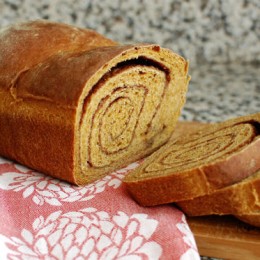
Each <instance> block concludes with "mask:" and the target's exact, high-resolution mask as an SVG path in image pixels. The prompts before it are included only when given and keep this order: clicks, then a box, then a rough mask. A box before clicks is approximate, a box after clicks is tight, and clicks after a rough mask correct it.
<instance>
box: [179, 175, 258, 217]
mask: <svg viewBox="0 0 260 260" xmlns="http://www.w3.org/2000/svg"><path fill="white" fill-rule="evenodd" d="M177 205H178V206H179V207H180V208H181V209H182V210H183V211H184V212H185V213H186V214H187V215H189V216H203V215H226V214H231V215H240V216H239V217H241V218H243V216H244V217H245V216H247V215H250V214H253V213H254V214H256V213H258V214H260V170H259V171H257V172H256V173H255V174H253V175H251V176H249V177H248V178H246V179H244V180H243V181H241V182H238V183H236V184H233V185H230V186H228V187H226V188H223V189H219V190H217V191H215V192H213V193H211V194H209V195H205V196H200V197H197V198H194V199H191V200H187V201H181V202H179V203H177ZM259 216H260V215H259Z"/></svg>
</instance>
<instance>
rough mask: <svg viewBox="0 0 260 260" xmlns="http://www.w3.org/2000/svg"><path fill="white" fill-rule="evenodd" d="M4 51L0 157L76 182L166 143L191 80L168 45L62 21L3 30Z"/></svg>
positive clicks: (1, 49)
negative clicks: (126, 41) (130, 40)
mask: <svg viewBox="0 0 260 260" xmlns="http://www.w3.org/2000/svg"><path fill="white" fill-rule="evenodd" d="M28 46H30V48H29V47H28ZM14 53H15V55H13V54H14ZM0 57H1V59H2V63H1V65H0V66H2V67H0V69H1V70H0V71H1V73H0V99H1V103H0V123H1V124H0V132H1V135H0V154H1V155H2V156H6V157H9V158H12V159H14V160H17V161H19V162H20V163H23V164H25V165H27V166H29V167H32V168H34V169H37V170H40V171H42V172H45V173H48V174H50V175H52V176H55V177H58V178H61V179H64V180H66V181H69V182H73V183H77V184H84V183H87V182H90V181H93V180H95V179H97V178H100V177H101V176H103V175H104V174H106V173H108V172H109V171H111V170H114V169H116V168H120V167H122V166H124V165H125V164H127V163H130V162H132V161H134V160H137V159H140V158H142V157H144V156H146V155H147V154H149V153H151V152H153V151H154V150H155V149H157V148H158V147H159V146H161V145H162V144H164V143H165V142H166V141H167V140H168V139H169V137H170V135H171V133H172V131H173V129H174V126H175V122H176V120H177V118H178V116H179V114H180V109H181V107H182V106H183V104H184V102H185V94H186V90H187V84H188V81H189V77H188V76H187V70H188V63H187V62H186V61H185V60H184V59H183V58H182V57H180V56H178V55H177V54H174V53H172V52H171V51H169V50H167V49H163V48H160V47H159V46H156V45H150V44H138V45H132V46H131V45H119V44H117V43H115V42H113V41H111V40H109V39H106V38H105V37H103V36H101V35H99V34H98V33H96V32H93V31H91V30H85V29H79V28H75V27H70V26H67V25H63V24H59V23H51V22H42V21H38V22H32V23H26V24H22V25H19V26H13V27H11V28H8V29H4V30H1V36H0ZM168 104H172V105H171V108H170V109H169V108H168V107H167V106H168ZM120 107H121V108H122V109H121V110H122V111H121V110H120ZM120 113H121V114H120ZM119 114H120V115H119ZM112 115H113V116H112ZM127 118H130V119H131V120H130V119H129V120H128V121H127ZM171 118H172V120H170V119H171ZM119 119H120V120H119ZM121 119H122V120H121ZM121 121H122V122H123V124H124V125H121V123H120V122H121ZM104 129H105V130H104ZM118 129H123V131H121V132H120V131H119V130H118ZM159 133H160V135H159ZM115 144H116V145H115ZM113 147H114V148H115V147H118V150H116V149H114V148H113Z"/></svg>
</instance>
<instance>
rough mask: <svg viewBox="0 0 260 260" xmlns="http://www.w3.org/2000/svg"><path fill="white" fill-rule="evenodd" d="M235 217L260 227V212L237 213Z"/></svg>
mask: <svg viewBox="0 0 260 260" xmlns="http://www.w3.org/2000/svg"><path fill="white" fill-rule="evenodd" d="M235 217H236V218H238V219H239V220H241V221H243V222H245V223H248V224H250V225H252V226H255V227H260V212H256V213H250V214H243V215H236V216H235Z"/></svg>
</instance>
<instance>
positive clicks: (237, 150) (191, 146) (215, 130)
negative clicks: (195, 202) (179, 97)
mask: <svg viewBox="0 0 260 260" xmlns="http://www.w3.org/2000/svg"><path fill="white" fill-rule="evenodd" d="M259 122H260V113H257V114H253V115H249V116H244V117H238V118H233V119H230V120H227V121H225V122H222V123H217V124H212V125H210V126H208V127H205V128H203V129H200V131H198V132H196V131H195V132H194V131H193V133H189V134H186V135H185V134H183V135H182V136H180V135H176V138H174V137H173V138H172V140H171V142H169V143H167V144H166V145H165V146H163V147H162V148H160V149H159V150H158V151H156V152H155V153H153V154H152V155H151V156H149V157H148V158H147V159H146V160H145V161H144V163H143V164H142V165H141V166H140V167H139V168H137V169H135V170H134V171H132V172H131V173H129V174H128V175H127V176H126V178H125V179H124V182H125V184H126V186H127V188H128V190H129V191H130V193H131V194H132V196H133V197H134V198H135V199H136V201H138V202H139V203H140V204H142V205H145V206H152V205H159V204H164V203H170V202H178V201H183V200H189V199H193V198H195V197H199V196H203V195H206V194H209V193H212V192H213V191H215V190H218V189H221V188H224V187H226V186H229V185H231V184H234V183H236V182H239V181H241V180H242V179H244V178H246V177H248V176H250V175H251V174H253V173H254V172H256V171H257V170H258V169H260V153H259V150H260V138H259Z"/></svg>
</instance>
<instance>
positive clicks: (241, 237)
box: [187, 216, 260, 260]
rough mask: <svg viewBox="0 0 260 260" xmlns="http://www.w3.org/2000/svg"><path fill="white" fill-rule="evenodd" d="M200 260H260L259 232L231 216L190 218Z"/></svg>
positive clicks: (257, 229)
mask: <svg viewBox="0 0 260 260" xmlns="http://www.w3.org/2000/svg"><path fill="white" fill-rule="evenodd" d="M187 221H188V223H189V226H190V228H191V230H192V232H193V234H194V236H195V240H196V243H197V246H198V249H199V253H200V255H201V256H209V257H216V258H222V259H239V260H241V259H248V260H249V259H250V260H256V259H258V260H259V259H260V228H256V227H253V226H250V225H248V224H245V223H243V222H241V221H239V220H237V219H236V218H234V217H232V216H205V217H188V218H187Z"/></svg>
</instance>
